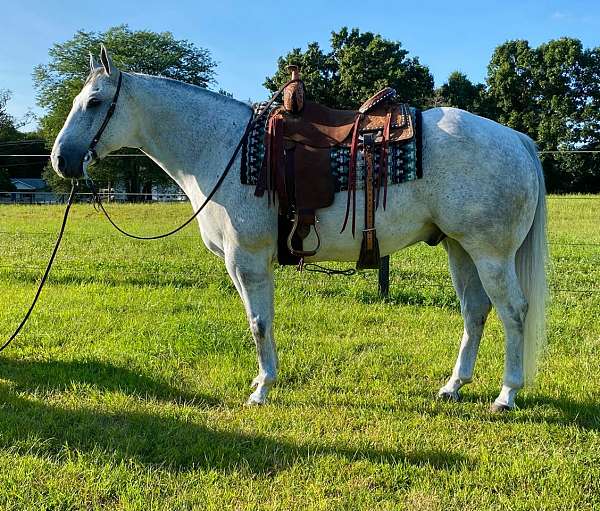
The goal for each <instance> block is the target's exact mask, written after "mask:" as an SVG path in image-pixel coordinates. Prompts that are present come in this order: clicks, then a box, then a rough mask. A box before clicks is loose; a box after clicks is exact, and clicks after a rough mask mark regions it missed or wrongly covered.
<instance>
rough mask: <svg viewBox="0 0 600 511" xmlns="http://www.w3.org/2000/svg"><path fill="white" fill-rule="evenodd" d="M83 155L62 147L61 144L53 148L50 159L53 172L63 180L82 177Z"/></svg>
mask: <svg viewBox="0 0 600 511" xmlns="http://www.w3.org/2000/svg"><path fill="white" fill-rule="evenodd" d="M84 157H85V154H81V151H75V150H72V149H69V148H68V147H64V146H63V145H62V144H61V145H58V146H55V147H54V149H53V150H52V155H51V157H50V159H51V160H52V167H53V168H54V171H55V172H56V173H57V174H58V175H59V176H61V177H63V178H68V179H73V178H80V177H82V176H83V160H84Z"/></svg>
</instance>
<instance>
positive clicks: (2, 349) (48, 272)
mask: <svg viewBox="0 0 600 511" xmlns="http://www.w3.org/2000/svg"><path fill="white" fill-rule="evenodd" d="M71 183H72V184H71V193H70V194H69V200H68V201H67V207H66V209H65V213H64V215H63V220H62V225H61V226H60V231H59V233H58V238H56V243H55V244H54V250H53V251H52V255H51V256H50V260H49V261H48V265H47V266H46V271H45V272H44V275H43V276H42V280H40V284H39V286H38V289H37V292H36V293H35V296H34V297H33V302H31V305H30V306H29V310H28V311H27V313H26V314H25V316H24V317H23V319H22V320H21V323H20V324H19V326H18V327H17V329H16V330H15V332H14V333H13V334H12V335H11V336H10V337H9V338H8V340H7V341H6V342H5V343H4V344H3V345H2V347H0V352H2V351H4V349H5V348H6V347H7V346H8V345H9V344H10V343H11V342H12V341H13V340H14V339H15V337H17V335H19V332H20V331H21V329H22V328H23V327H24V326H25V323H27V320H28V319H29V316H31V313H32V312H33V308H34V307H35V304H36V303H37V301H38V298H39V297H40V294H41V293H42V289H43V287H44V284H45V283H46V280H47V279H48V275H50V269H51V268H52V263H54V258H55V257H56V253H57V252H58V247H60V242H61V241H62V237H63V234H64V232H65V227H66V225H67V218H68V217H69V211H70V210H71V205H72V204H73V200H74V198H75V189H76V188H77V186H78V185H77V181H75V180H73V181H72V182H71Z"/></svg>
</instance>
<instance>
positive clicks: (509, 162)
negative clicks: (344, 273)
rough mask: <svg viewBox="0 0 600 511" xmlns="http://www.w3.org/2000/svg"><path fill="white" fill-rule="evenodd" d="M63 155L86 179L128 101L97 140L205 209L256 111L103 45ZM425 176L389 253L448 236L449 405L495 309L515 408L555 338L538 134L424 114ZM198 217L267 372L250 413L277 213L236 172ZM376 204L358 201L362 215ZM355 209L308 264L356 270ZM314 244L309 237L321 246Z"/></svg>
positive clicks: (325, 230) (386, 230)
mask: <svg viewBox="0 0 600 511" xmlns="http://www.w3.org/2000/svg"><path fill="white" fill-rule="evenodd" d="M90 67H91V70H90V75H89V77H88V79H87V81H86V83H85V85H84V86H83V89H82V90H81V92H80V93H79V95H78V96H77V97H76V98H75V100H74V102H73V108H72V109H71V112H70V113H69V116H68V118H67V120H66V122H65V124H64V126H63V128H62V130H61V132H60V133H59V135H58V137H57V138H56V141H55V143H54V147H53V149H52V164H53V166H54V169H55V170H56V171H57V172H58V173H59V174H60V175H62V176H63V177H68V178H78V177H81V176H82V173H83V172H84V166H86V165H87V164H88V163H89V162H90V161H89V160H90V154H89V147H90V144H91V142H92V139H93V138H94V135H95V134H96V133H97V131H98V129H99V127H100V126H101V124H102V122H103V119H104V118H105V116H106V113H107V111H108V109H109V105H110V103H111V101H112V99H113V97H114V95H115V90H116V87H117V83H118V77H119V75H120V76H121V80H122V82H121V83H122V88H121V91H120V95H119V99H118V104H117V106H116V109H115V111H114V115H113V116H112V118H111V120H110V123H109V124H108V125H107V126H106V129H105V130H104V131H103V133H102V137H101V139H100V140H99V141H98V142H97V145H95V154H94V157H98V158H102V157H104V156H105V155H107V154H108V153H110V152H112V151H115V150H117V149H120V148H121V147H134V148H140V149H141V150H142V151H143V152H144V153H145V154H147V155H148V156H149V157H150V158H152V159H153V160H154V161H155V162H156V163H157V164H158V165H160V166H161V167H162V168H163V169H164V170H165V172H167V173H168V174H169V175H170V176H171V177H172V178H173V179H174V180H175V181H176V182H177V183H178V184H179V186H180V187H181V188H182V189H183V190H184V192H185V193H186V195H187V196H188V197H189V199H190V202H191V204H192V206H193V208H194V209H196V208H198V207H199V206H200V205H201V204H202V202H203V201H204V199H205V198H206V196H207V194H208V193H209V192H210V191H211V190H212V189H213V187H214V184H215V182H216V181H217V179H218V178H219V176H220V172H222V171H223V169H224V168H225V166H226V165H227V162H228V160H229V159H230V158H231V155H232V153H233V149H234V147H236V145H237V144H238V142H239V140H240V138H241V137H242V135H243V133H244V130H245V128H246V126H247V124H248V122H249V119H250V118H251V116H252V110H251V108H250V107H249V106H248V105H247V104H246V103H242V102H240V101H236V100H235V99H232V98H229V97H225V96H223V95H219V94H216V93H213V92H211V91H208V90H205V89H202V88H199V87H195V86H192V85H188V84H184V83H181V82H178V81H175V80H170V79H166V78H161V77H155V76H148V75H144V74H136V73H122V74H121V72H120V71H119V70H118V69H117V68H116V67H115V66H114V64H113V63H112V61H111V58H110V56H109V54H108V52H107V51H106V49H105V48H104V47H102V49H101V55H100V63H97V62H96V61H95V60H94V58H93V57H91V58H90ZM422 126H423V156H422V162H423V178H422V179H419V180H416V181H412V182H408V183H403V184H399V185H394V186H390V188H389V190H388V203H387V208H386V209H385V211H380V212H378V216H377V233H378V238H379V242H380V249H381V254H382V255H386V254H391V253H393V252H395V251H397V250H400V249H402V248H404V247H407V246H409V245H412V244H414V243H417V242H419V241H427V240H430V239H431V238H435V237H437V236H439V233H440V231H441V232H442V233H444V234H445V235H446V239H445V240H444V241H443V245H444V248H445V249H446V251H447V253H448V259H449V264H450V271H451V274H452V281H453V284H454V287H455V289H456V293H457V295H458V298H459V299H460V304H461V311H462V316H463V318H464V334H463V337H462V341H461V343H460V348H459V354H458V359H457V361H456V364H455V366H454V370H453V372H452V375H451V376H450V378H449V379H448V381H447V383H446V384H445V385H444V386H443V387H442V388H441V389H440V391H439V396H440V397H443V398H447V399H452V400H458V399H459V390H460V388H461V387H462V386H463V385H465V384H466V383H469V382H470V381H471V380H472V378H473V370H474V366H475V360H476V357H477V352H478V348H479V343H480V340H481V336H482V333H483V328H484V325H485V322H486V318H487V316H488V313H489V311H490V308H491V306H492V305H493V306H494V307H495V308H496V310H497V313H498V315H499V317H500V319H501V321H502V323H503V326H504V330H505V363H504V378H503V384H502V388H501V391H500V393H499V395H498V397H497V398H496V400H495V401H494V403H493V404H492V409H493V410H494V411H502V410H509V409H511V408H513V407H514V406H515V396H516V394H517V391H518V390H519V389H521V388H522V387H523V386H524V384H525V383H526V382H528V381H531V380H532V378H533V377H534V375H535V372H536V359H537V356H538V354H539V352H540V350H541V348H542V347H543V344H544V342H545V328H544V324H545V300H546V275H545V262H546V257H547V240H546V206H545V187H544V178H543V174H542V167H541V165H540V161H539V159H538V156H537V151H536V147H535V144H534V143H533V142H532V140H531V139H529V138H528V137H527V136H525V135H523V134H521V133H518V132H516V131H514V130H512V129H510V128H507V127H505V126H502V125H500V124H497V123H495V122H493V121H490V120H488V119H485V118H482V117H478V116H476V115H472V114H470V113H468V112H465V111H462V110H458V109H455V108H434V109H431V110H427V111H425V112H423V118H422ZM239 166H240V156H238V158H237V160H236V162H235V166H234V168H233V171H232V172H231V173H230V174H229V176H228V177H227V179H225V181H224V182H223V184H222V185H221V187H220V188H219V190H218V191H217V193H216V194H215V195H214V197H213V198H212V200H211V201H210V203H209V204H208V206H207V207H206V208H205V209H204V210H203V211H202V212H201V213H200V214H199V215H198V223H199V226H200V233H201V235H202V239H203V240H204V243H205V244H206V246H207V247H208V249H209V250H210V251H211V252H213V253H214V254H216V255H218V256H219V257H220V258H222V259H223V260H224V261H225V266H226V268H227V271H228V273H229V275H230V277H231V279H232V281H233V283H234V284H235V287H236V289H237V291H238V292H239V295H240V297H241V299H242V301H243V302H244V306H245V309H246V313H247V317H248V321H249V324H250V330H251V331H252V335H253V337H254V340H255V342H256V348H257V353H258V366H259V372H258V376H257V377H256V378H255V379H254V381H253V386H254V388H255V390H254V391H253V392H252V394H251V395H250V397H249V399H248V403H249V404H262V403H265V401H266V399H267V394H268V392H269V389H270V388H271V387H272V385H273V384H274V382H275V380H276V377H277V370H278V360H277V352H276V348H275V341H274V338H273V317H274V305H273V288H274V282H273V265H274V261H275V259H276V251H277V243H276V241H277V239H276V238H277V216H276V208H273V207H268V205H267V198H266V197H262V198H257V197H255V196H254V194H253V192H254V189H253V187H250V186H247V185H243V184H241V183H240V179H239V174H236V172H235V171H236V170H237V169H239ZM363 206H364V203H363V199H362V196H361V194H358V196H357V208H358V210H359V211H361V210H362V208H363ZM344 211H345V200H344V198H343V197H341V196H340V197H336V199H335V201H334V203H333V205H332V206H331V207H329V208H326V209H322V210H318V211H317V217H318V222H319V232H320V233H321V239H322V245H321V249H320V250H319V252H318V254H317V255H316V256H314V257H312V258H307V261H323V260H328V261H356V260H357V258H358V254H359V251H360V242H361V240H360V237H358V236H357V237H356V238H354V237H353V236H352V234H351V233H350V232H349V231H350V230H349V229H347V230H346V231H344V232H343V233H340V232H339V231H340V220H341V219H342V218H343V216H344ZM311 241H315V240H311V239H309V240H308V243H309V244H310V243H311Z"/></svg>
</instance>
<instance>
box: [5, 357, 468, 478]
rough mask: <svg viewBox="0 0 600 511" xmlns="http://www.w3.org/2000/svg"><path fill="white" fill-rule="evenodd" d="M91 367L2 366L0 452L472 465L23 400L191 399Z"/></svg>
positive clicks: (442, 454) (198, 463)
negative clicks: (70, 389) (74, 393)
mask: <svg viewBox="0 0 600 511" xmlns="http://www.w3.org/2000/svg"><path fill="white" fill-rule="evenodd" d="M88 365H89V363H83V362H75V363H72V364H69V363H53V362H11V361H2V364H1V365H0V377H1V378H2V379H4V380H10V381H12V382H13V384H14V387H15V388H8V386H6V385H1V384H0V403H1V405H0V406H1V414H2V420H1V421H0V447H1V448H4V449H8V448H10V449H13V450H15V451H16V452H23V453H26V452H27V453H31V450H32V445H34V447H33V449H34V451H39V452H40V453H43V454H45V455H53V454H56V455H58V454H59V453H60V452H61V450H63V449H64V446H67V445H68V446H69V449H72V450H77V451H81V452H83V453H86V452H87V453H98V454H99V455H100V456H102V455H106V456H107V458H109V459H114V458H116V459H117V460H119V461H121V460H127V461H128V460H134V461H136V462H139V463H141V464H144V465H148V466H159V467H160V468H162V469H165V470H169V471H185V470H192V469H196V468H202V467H204V468H206V469H215V470H220V471H224V472H228V471H234V470H240V469H241V470H248V471H250V472H253V473H259V474H265V475H268V474H272V473H276V472H277V471H279V470H284V469H286V468H288V467H290V466H292V465H294V464H296V463H298V462H308V461H309V460H311V459H313V458H314V457H315V456H322V455H325V456H328V455H332V456H337V457H340V458H344V459H346V460H349V461H355V460H361V459H365V460H369V461H371V462H373V463H386V464H398V463H408V464H411V465H416V466H425V465H426V466H432V467H434V468H437V469H443V470H448V469H452V468H457V469H458V468H461V467H464V466H465V465H470V464H472V461H471V460H469V459H468V458H465V457H464V456H462V455H460V454H457V453H453V452H446V451H441V450H424V451H415V452H412V451H411V452H410V453H404V452H402V451H400V450H386V449H382V450H379V449H376V448H370V447H369V448H365V447H356V448H354V447H352V446H348V445H341V444H335V443H334V444H326V443H317V442H315V443H308V442H302V443H294V442H291V441H288V440H279V439H275V438H269V437H266V436H264V435H260V434H247V433H238V432H235V431H220V430H218V429H215V428H214V427H209V426H207V425H204V424H203V423H202V422H201V420H202V419H201V417H200V420H198V419H196V420H194V419H190V417H189V415H188V414H187V413H182V414H178V411H180V409H178V408H177V407H169V409H167V410H165V412H164V414H163V413H156V414H154V413H148V412H146V411H139V410H138V409H135V410H130V411H129V410H127V411H121V410H117V411H114V412H107V411H104V410H102V409H101V408H100V407H98V409H93V410H92V409H89V408H78V407H72V408H71V407H65V408H63V407H58V406H54V405H51V404H47V403H45V402H44V401H42V400H39V399H32V398H30V397H23V393H24V392H27V391H29V392H31V391H34V390H36V389H39V388H42V389H45V390H48V391H60V390H62V389H64V388H65V387H66V386H68V385H69V384H70V382H72V381H77V382H84V383H87V384H89V385H91V386H93V387H95V388H99V389H101V390H104V391H106V392H110V391H111V390H120V391H124V392H125V393H128V394H133V395H152V396H154V397H157V398H159V399H167V400H175V401H178V400H182V399H186V400H187V398H188V397H189V396H186V395H185V394H182V393H181V392H180V391H178V390H176V389H173V388H172V387H170V386H168V385H166V384H164V383H161V382H155V381H153V380H152V379H150V378H148V377H144V376H138V375H136V374H135V373H133V372H131V371H129V370H128V369H125V368H117V367H113V366H110V365H108V364H101V363H98V362H93V363H91V369H90V368H86V367H85V366H88ZM197 398H198V396H196V399H197ZM202 399H203V400H204V401H205V402H206V401H210V399H206V398H202ZM257 413H259V412H257ZM100 453H101V454H100Z"/></svg>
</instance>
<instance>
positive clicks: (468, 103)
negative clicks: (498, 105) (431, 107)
mask: <svg viewBox="0 0 600 511" xmlns="http://www.w3.org/2000/svg"><path fill="white" fill-rule="evenodd" d="M436 99H437V101H436V106H452V107H455V108H461V109H463V110H467V111H468V112H472V113H474V114H477V115H482V116H483V117H488V118H494V117H495V114H496V112H495V109H494V106H493V105H492V104H491V102H490V100H489V95H488V93H487V90H486V87H485V85H484V84H482V83H478V84H474V83H473V82H471V80H469V79H468V78H467V76H466V75H465V74H464V73H461V72H460V71H454V72H452V73H451V74H450V76H449V77H448V80H447V81H446V82H445V83H444V84H443V85H442V86H441V87H440V88H439V89H437V90H436Z"/></svg>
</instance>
